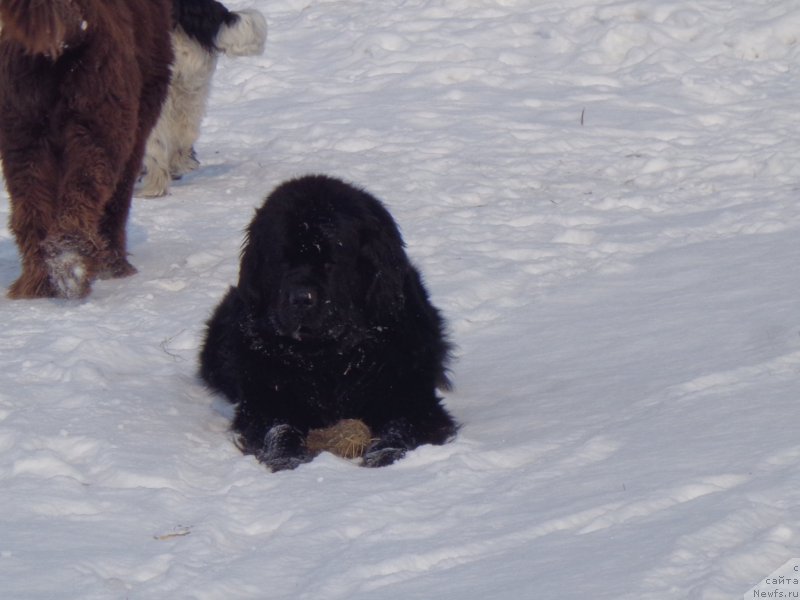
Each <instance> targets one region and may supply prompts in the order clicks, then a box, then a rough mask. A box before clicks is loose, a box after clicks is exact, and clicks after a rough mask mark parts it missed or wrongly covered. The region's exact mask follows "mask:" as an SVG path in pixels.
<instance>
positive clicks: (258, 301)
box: [200, 175, 457, 471]
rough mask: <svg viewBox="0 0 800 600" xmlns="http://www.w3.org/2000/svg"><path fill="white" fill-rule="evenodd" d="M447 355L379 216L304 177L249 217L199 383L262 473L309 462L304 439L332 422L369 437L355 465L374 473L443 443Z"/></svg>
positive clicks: (386, 217) (439, 330) (328, 184)
mask: <svg viewBox="0 0 800 600" xmlns="http://www.w3.org/2000/svg"><path fill="white" fill-rule="evenodd" d="M449 350H450V346H449V344H448V343H447V341H446V339H445V335H444V323H443V320H442V317H441V316H440V315H439V312H438V311H437V309H436V308H435V307H434V306H433V305H432V304H431V302H430V301H429V299H428V294H427V292H426V290H425V287H424V286H423V284H422V281H421V279H420V275H419V273H418V272H417V270H416V269H415V268H414V266H413V265H412V264H411V263H410V262H409V260H408V257H407V256H406V253H405V251H404V243H403V240H402V238H401V236H400V232H399V231H398V228H397V225H396V224H395V222H394V220H393V219H392V217H391V215H390V214H389V212H388V211H387V210H386V209H385V208H384V207H383V205H382V204H381V203H380V202H379V201H378V200H376V199H375V198H374V197H372V196H371V195H370V194H368V193H366V192H364V191H362V190H359V189H356V188H354V187H352V186H350V185H348V184H346V183H344V182H342V181H339V180H337V179H333V178H330V177H326V176H321V175H315V176H306V177H302V178H299V179H295V180H292V181H289V182H286V183H283V184H282V185H280V186H279V187H278V188H277V189H275V191H273V192H272V194H270V195H269V196H268V197H267V199H266V202H265V203H264V205H263V206H262V207H261V208H260V209H259V210H258V211H257V212H256V214H255V217H254V218H253V221H252V223H251V224H250V226H249V229H248V231H247V239H246V241H245V246H244V249H243V253H242V260H241V268H240V272H239V282H238V285H237V286H236V287H231V288H230V290H229V291H228V293H227V295H226V296H225V298H224V299H223V300H222V302H221V303H220V305H219V306H218V307H217V309H216V311H215V312H214V314H213V316H212V317H211V319H210V321H209V322H208V330H207V332H206V339H205V343H204V346H203V348H202V351H201V355H200V374H201V377H202V378H203V379H204V381H205V382H206V383H207V384H208V386H209V387H210V388H211V389H212V390H214V391H217V392H220V393H222V394H224V396H225V397H226V398H227V399H228V400H229V401H230V402H232V403H234V404H235V405H236V415H235V418H234V421H233V429H234V431H235V432H236V433H237V434H238V443H239V445H240V447H241V449H242V451H243V452H245V453H247V454H253V455H255V456H256V457H257V458H258V459H259V460H260V461H261V462H263V463H265V464H266V465H267V466H268V467H269V468H270V469H272V470H273V471H277V470H281V469H293V468H295V467H296V466H298V465H299V464H301V463H304V462H308V461H309V460H311V457H312V454H311V452H310V451H309V449H308V447H307V446H306V436H307V434H308V432H309V430H310V429H314V428H323V427H327V426H330V425H333V424H335V423H337V422H338V421H340V420H341V419H360V420H361V421H363V422H364V423H366V424H367V425H368V426H369V428H370V430H371V432H372V436H373V439H372V440H371V442H370V443H369V445H368V446H367V448H366V451H365V453H364V457H363V465H364V466H368V467H380V466H383V465H388V464H390V463H392V462H394V461H395V460H397V459H399V458H401V457H402V456H403V455H404V454H405V453H406V451H408V450H410V449H413V448H416V447H417V446H419V445H421V444H444V443H445V442H447V441H448V440H449V439H451V438H452V437H453V436H454V435H455V433H456V430H457V425H456V423H455V422H454V421H453V419H452V417H451V416H450V415H449V414H448V412H447V411H446V410H445V409H444V408H443V407H442V404H441V398H439V397H438V396H437V394H436V389H437V388H447V387H448V385H449V382H448V379H447V375H446V366H447V362H448V358H449Z"/></svg>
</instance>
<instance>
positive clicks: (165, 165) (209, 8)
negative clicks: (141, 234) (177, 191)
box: [137, 0, 267, 197]
mask: <svg viewBox="0 0 800 600" xmlns="http://www.w3.org/2000/svg"><path fill="white" fill-rule="evenodd" d="M173 22H174V28H173V31H172V45H173V48H174V51H175V63H174V64H173V67H172V82H171V84H170V87H169V95H168V96H167V99H166V101H165V102H164V107H163V108H162V110H161V116H160V117H159V120H158V123H157V124H156V126H155V128H154V129H153V131H152V133H151V134H150V137H149V139H148V140H147V149H146V150H145V157H144V165H143V174H142V178H141V185H140V187H139V189H138V190H137V195H139V196H147V197H156V196H163V195H165V194H166V193H167V192H168V191H169V184H170V181H171V180H172V179H178V178H180V177H181V176H182V175H184V174H185V173H188V172H189V171H192V170H194V169H196V168H197V167H198V166H199V164H200V163H199V162H198V160H197V158H196V157H195V153H194V148H193V146H194V143H195V142H196V141H197V138H198V136H199V135H200V123H201V121H202V120H203V116H204V115H205V110H206V102H207V100H208V95H209V92H210V91H211V78H212V76H213V75H214V70H215V69H216V66H217V58H218V57H219V54H220V53H223V52H224V53H225V54H227V55H228V56H256V55H259V54H261V53H262V52H263V51H264V44H265V42H266V39H267V22H266V20H265V19H264V16H263V15H262V14H261V13H260V12H259V11H257V10H255V9H246V10H242V11H237V12H233V11H230V10H228V9H227V8H225V6H223V5H222V4H221V3H220V2H217V1H216V0H173Z"/></svg>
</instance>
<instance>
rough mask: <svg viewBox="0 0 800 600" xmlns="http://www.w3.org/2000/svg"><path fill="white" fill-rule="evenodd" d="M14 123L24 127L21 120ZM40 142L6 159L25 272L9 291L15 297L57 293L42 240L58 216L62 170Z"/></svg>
mask: <svg viewBox="0 0 800 600" xmlns="http://www.w3.org/2000/svg"><path fill="white" fill-rule="evenodd" d="M13 125H17V126H20V127H24V124H23V123H22V122H21V120H17V121H15V122H14V124H13ZM12 135H13V134H12ZM36 144H37V145H35V146H32V147H28V148H22V149H20V148H16V149H15V150H14V151H11V152H6V158H5V160H4V162H3V171H4V175H5V179H6V185H7V187H8V192H9V195H10V197H11V218H10V220H9V226H10V229H11V231H12V233H13V234H14V237H15V239H16V242H17V247H18V248H19V253H20V258H21V259H22V273H21V274H20V276H19V278H18V279H17V280H16V281H15V282H14V283H13V284H11V287H10V288H9V290H8V297H9V298H13V299H18V298H43V297H52V296H55V295H56V291H55V289H54V288H53V286H52V285H51V284H50V279H49V277H48V273H47V267H46V264H45V257H44V252H43V249H42V242H43V241H44V239H45V237H46V236H47V231H48V228H49V226H50V223H52V222H53V219H54V218H55V215H54V213H53V206H54V203H55V194H56V190H57V189H58V169H57V167H56V164H55V161H54V158H53V156H52V154H51V153H50V152H49V151H48V149H47V148H46V146H45V145H44V144H43V143H42V142H41V141H40V140H37V141H36Z"/></svg>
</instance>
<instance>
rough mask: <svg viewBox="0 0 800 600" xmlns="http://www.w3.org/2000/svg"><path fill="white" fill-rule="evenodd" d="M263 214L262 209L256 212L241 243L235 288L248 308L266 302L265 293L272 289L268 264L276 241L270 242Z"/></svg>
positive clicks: (268, 229) (269, 231)
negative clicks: (237, 278) (237, 279)
mask: <svg viewBox="0 0 800 600" xmlns="http://www.w3.org/2000/svg"><path fill="white" fill-rule="evenodd" d="M264 212H265V211H264V209H263V207H262V208H261V209H259V210H257V211H256V214H255V216H254V217H253V220H252V221H251V222H250V225H249V226H248V227H247V230H246V232H245V238H244V242H243V243H242V251H241V259H240V263H239V282H238V284H237V287H238V289H239V293H240V294H241V296H242V299H243V300H244V301H245V303H246V304H248V305H249V306H253V305H254V304H259V303H260V302H261V301H262V300H266V298H265V297H264V296H265V294H266V291H267V290H269V289H270V288H271V287H272V283H271V282H270V281H269V278H270V272H271V269H270V268H269V264H270V263H271V262H273V261H274V257H273V254H274V252H275V251H274V248H275V242H276V240H270V237H272V236H270V233H271V230H272V228H271V227H269V224H268V221H267V218H266V215H265V214H264ZM271 241H272V243H270V242H271Z"/></svg>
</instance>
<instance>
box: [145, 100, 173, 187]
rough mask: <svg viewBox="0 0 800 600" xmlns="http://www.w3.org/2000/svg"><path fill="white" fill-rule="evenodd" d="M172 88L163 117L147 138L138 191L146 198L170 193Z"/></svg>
mask: <svg viewBox="0 0 800 600" xmlns="http://www.w3.org/2000/svg"><path fill="white" fill-rule="evenodd" d="M172 103H173V101H172V86H171V85H170V91H169V94H168V96H167V99H166V101H165V102H164V106H163V107H162V108H161V115H160V116H159V118H158V122H157V123H156V126H155V127H153V131H151V132H150V137H149V138H147V146H146V147H145V152H144V165H143V167H144V169H143V170H144V172H143V174H142V178H141V183H140V185H139V187H138V188H137V189H136V195H137V196H144V197H146V198H156V197H158V196H164V195H166V193H167V192H168V191H169V182H170V179H171V176H170V168H169V162H170V158H169V157H170V154H171V153H172V148H171V144H170V137H171V136H170V133H169V129H170V114H171V113H172V112H173V111H172Z"/></svg>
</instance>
